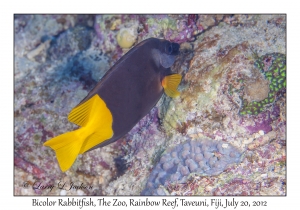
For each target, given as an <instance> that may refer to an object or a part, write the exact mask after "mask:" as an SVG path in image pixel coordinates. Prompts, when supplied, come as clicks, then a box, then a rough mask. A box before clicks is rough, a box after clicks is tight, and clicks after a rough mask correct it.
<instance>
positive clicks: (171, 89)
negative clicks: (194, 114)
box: [162, 74, 182, 98]
mask: <svg viewBox="0 0 300 210" xmlns="http://www.w3.org/2000/svg"><path fill="white" fill-rule="evenodd" d="M181 77H182V76H181V75H180V74H171V75H168V76H165V78H164V79H163V80H162V86H163V88H164V90H165V93H166V94H167V95H168V96H169V97H172V98H175V97H178V96H179V95H180V92H178V91H177V87H178V85H179V83H180V81H181Z"/></svg>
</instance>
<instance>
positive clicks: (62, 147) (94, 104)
mask: <svg viewBox="0 0 300 210" xmlns="http://www.w3.org/2000/svg"><path fill="white" fill-rule="evenodd" d="M68 119H69V120H70V121H71V122H73V123H76V124H77V125H80V126H82V127H81V128H80V129H78V130H75V131H71V132H68V133H64V134H62V135H60V136H57V137H55V138H53V139H50V140H49V141H47V142H45V143H44V146H48V147H51V148H52V149H53V150H54V151H55V152H56V158H57V160H58V163H59V166H60V169H61V170H62V171H66V170H68V169H69V168H70V167H71V166H72V164H73V163H74V161H75V160H76V157H77V155H78V154H82V153H84V152H86V151H88V150H89V149H91V148H93V147H95V146H96V145H98V144H100V143H102V142H104V141H106V140H107V139H110V138H111V137H112V136H113V130H112V122H113V118H112V114H111V112H110V110H109V109H108V108H107V106H106V104H105V102H104V101H103V100H102V99H101V98H100V97H99V95H97V94H95V95H94V96H93V97H91V98H90V99H89V100H88V101H86V102H84V103H83V104H80V105H79V106H77V107H75V108H74V109H73V110H72V111H71V113H70V115H69V117H68Z"/></svg>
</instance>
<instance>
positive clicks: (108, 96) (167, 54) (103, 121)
mask: <svg viewBox="0 0 300 210" xmlns="http://www.w3.org/2000/svg"><path fill="white" fill-rule="evenodd" d="M178 52H179V45H178V44H176V43H171V42H169V41H166V40H160V39H154V38H151V39H147V40H145V41H143V42H141V43H139V44H138V45H137V46H135V47H134V48H132V49H131V50H130V51H129V52H128V53H127V54H126V55H124V56H123V57H122V58H121V59H120V60H119V61H118V62H117V63H116V64H115V65H114V66H113V67H112V68H111V69H110V70H109V71H108V72H107V73H106V74H105V75H104V77H103V78H102V79H101V81H100V82H99V83H98V84H97V85H96V87H95V88H94V89H93V90H92V91H91V92H90V93H89V94H88V95H87V97H85V99H83V101H82V102H80V103H79V104H78V105H77V106H76V107H74V108H73V109H72V110H71V112H70V114H69V115H68V120H69V121H70V122H73V123H75V124H77V125H78V126H80V127H81V128H79V129H77V130H74V131H71V132H67V133H64V134H61V135H59V136H56V137H54V138H52V139H50V140H48V141H47V142H45V143H44V145H45V146H48V147H51V148H52V149H53V150H54V151H55V153H56V158H57V160H58V163H59V166H60V168H61V170H62V171H66V170H68V169H69V168H70V167H71V166H72V164H73V163H74V161H75V160H76V158H77V156H78V155H79V154H83V153H85V152H87V151H89V150H93V149H95V148H97V147H103V146H105V145H107V144H110V143H112V142H114V141H116V140H118V139H119V138H121V137H122V136H123V135H125V134H126V133H128V132H129V131H130V130H131V129H132V127H133V126H134V125H136V123H137V122H138V121H139V120H141V119H142V118H143V117H144V116H145V115H146V114H148V113H149V111H150V110H151V109H152V108H153V107H154V106H155V104H156V103H157V101H158V100H159V99H160V97H161V95H162V94H163V92H164V91H165V93H166V94H167V95H168V96H170V97H177V96H178V95H179V92H178V91H177V87H178V85H179V83H180V81H181V75H179V74H171V71H170V67H171V65H173V63H174V61H175V56H176V55H177V54H178Z"/></svg>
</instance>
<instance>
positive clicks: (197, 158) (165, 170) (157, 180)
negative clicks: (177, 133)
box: [142, 138, 241, 195]
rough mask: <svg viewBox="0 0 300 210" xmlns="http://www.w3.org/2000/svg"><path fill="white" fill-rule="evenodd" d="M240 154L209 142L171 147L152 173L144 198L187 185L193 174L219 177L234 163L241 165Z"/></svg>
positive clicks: (221, 144)
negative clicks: (169, 185)
mask: <svg viewBox="0 0 300 210" xmlns="http://www.w3.org/2000/svg"><path fill="white" fill-rule="evenodd" d="M240 159H241V152H239V151H238V149H236V148H235V147H233V146H231V145H230V144H228V143H225V142H221V141H220V142H216V141H212V140H209V139H205V138H204V139H198V140H194V141H187V142H184V143H182V144H179V145H177V146H176V147H175V148H168V149H167V150H166V151H165V152H164V154H163V155H162V157H161V158H160V161H159V162H158V163H157V164H156V166H155V168H154V169H153V170H152V172H151V174H150V176H149V179H148V181H147V184H146V187H145V189H144V190H143V191H142V195H165V194H166V192H165V191H164V190H162V188H159V187H160V186H166V185H167V184H170V183H185V182H186V181H187V179H188V177H189V176H190V174H192V173H194V174H198V175H203V176H211V175H217V174H220V173H221V172H222V171H224V169H225V168H226V167H227V166H228V165H229V164H233V163H239V162H240Z"/></svg>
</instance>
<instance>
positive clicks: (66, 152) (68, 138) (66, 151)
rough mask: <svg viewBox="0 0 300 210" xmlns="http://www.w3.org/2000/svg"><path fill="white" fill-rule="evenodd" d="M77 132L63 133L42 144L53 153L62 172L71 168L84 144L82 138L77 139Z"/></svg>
mask: <svg viewBox="0 0 300 210" xmlns="http://www.w3.org/2000/svg"><path fill="white" fill-rule="evenodd" d="M79 130H80V129H79ZM79 130H75V131H71V132H68V133H64V134H62V135H59V136H57V137H55V138H53V139H51V140H49V141H47V142H45V143H44V146H48V147H51V148H52V149H53V150H54V151H55V153H56V158H57V161H58V163H59V166H60V169H61V170H62V171H63V172H65V171H66V170H68V169H69V168H70V167H71V166H72V164H73V163H74V161H75V160H76V157H77V155H78V154H79V151H80V149H81V146H82V144H83V142H84V138H79V137H78V135H77V134H76V132H78V131H79Z"/></svg>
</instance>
